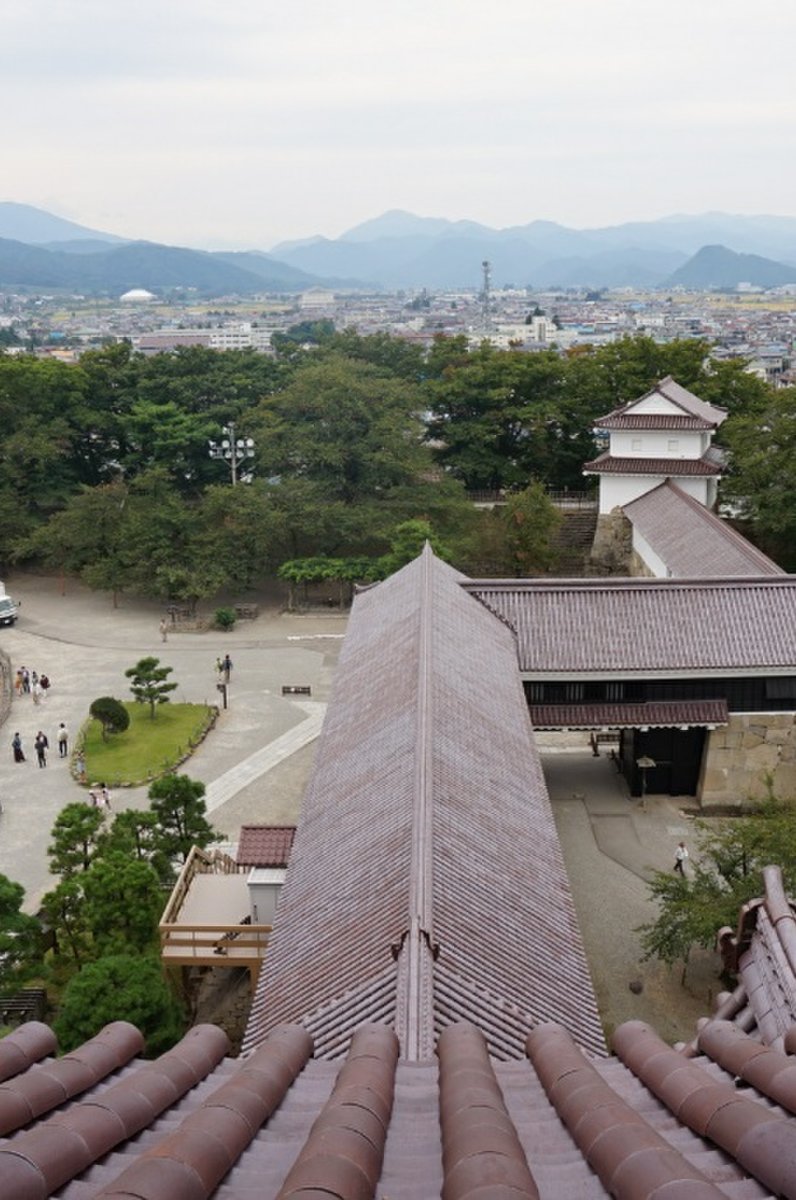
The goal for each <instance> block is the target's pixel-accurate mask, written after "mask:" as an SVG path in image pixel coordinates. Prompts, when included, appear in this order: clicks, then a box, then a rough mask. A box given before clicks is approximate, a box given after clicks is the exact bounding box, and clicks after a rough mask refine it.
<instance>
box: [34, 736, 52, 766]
mask: <svg viewBox="0 0 796 1200" xmlns="http://www.w3.org/2000/svg"><path fill="white" fill-rule="evenodd" d="M49 745H50V743H49V741H48V740H47V735H46V733H42V731H41V729H40V730H39V732H38V733H37V734H36V739H35V741H34V743H33V747H34V749H35V751H36V757H37V759H38V760H39V766H40V767H46V766H47V750H48V748H49Z"/></svg>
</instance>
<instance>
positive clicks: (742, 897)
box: [641, 795, 796, 973]
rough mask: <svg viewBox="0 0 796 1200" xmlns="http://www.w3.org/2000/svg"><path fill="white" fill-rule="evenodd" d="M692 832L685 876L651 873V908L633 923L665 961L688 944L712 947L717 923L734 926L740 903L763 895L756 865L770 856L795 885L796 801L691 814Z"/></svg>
mask: <svg viewBox="0 0 796 1200" xmlns="http://www.w3.org/2000/svg"><path fill="white" fill-rule="evenodd" d="M696 831H697V847H696V852H695V853H693V852H692V854H691V858H690V870H689V874H688V876H686V877H683V876H681V875H678V874H674V873H669V872H666V871H658V872H656V873H655V875H654V877H653V879H652V882H651V884H650V892H651V895H652V896H653V898H654V899H655V900H657V901H658V904H659V914H658V917H657V919H656V920H655V921H652V922H650V923H648V924H646V925H642V926H641V935H642V936H641V943H642V946H643V948H644V952H645V955H646V957H647V958H653V957H654V958H660V959H662V960H663V961H664V962H666V963H668V964H670V965H671V964H672V963H674V962H677V961H678V960H682V961H683V963H684V964H687V962H688V956H689V953H690V951H691V948H692V946H695V945H696V946H704V947H707V948H710V947H711V946H714V945H715V942H716V935H717V933H718V931H719V929H721V928H722V927H723V926H727V925H728V926H730V927H731V928H733V929H734V928H735V926H736V924H737V921H738V914H739V911H740V909H741V906H742V905H743V904H746V903H747V901H749V900H752V899H753V898H754V897H756V896H760V895H762V894H763V890H764V889H763V876H762V872H763V868H764V867H766V866H768V865H769V864H771V863H777V864H778V865H780V866H781V867H782V871H783V880H784V883H785V887H786V889H787V890H788V891H789V892H793V890H794V888H796V800H794V799H788V800H782V799H779V798H777V797H775V796H773V795H769V796H768V797H767V798H766V800H765V801H763V802H762V803H760V804H759V805H758V806H756V808H755V809H754V810H753V811H751V812H749V813H747V814H746V815H744V816H739V817H728V818H726V819H723V820H722V819H711V820H707V819H705V820H702V821H698V822H697V823H696ZM684 973H685V971H684Z"/></svg>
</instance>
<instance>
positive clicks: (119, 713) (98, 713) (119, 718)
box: [88, 696, 130, 742]
mask: <svg viewBox="0 0 796 1200" xmlns="http://www.w3.org/2000/svg"><path fill="white" fill-rule="evenodd" d="M88 711H89V712H90V713H91V715H92V717H93V718H94V720H95V721H99V723H100V725H101V726H102V740H103V741H104V742H107V740H108V735H109V734H111V733H124V731H125V729H128V728H129V726H130V714H129V713H128V711H127V709H126V708H125V707H124V705H123V704H122V702H121V700H115V699H114V698H113V696H98V697H97V699H96V700H93V701H92V703H91V707H90V708H89V710H88Z"/></svg>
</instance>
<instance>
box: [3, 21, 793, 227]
mask: <svg viewBox="0 0 796 1200" xmlns="http://www.w3.org/2000/svg"><path fill="white" fill-rule="evenodd" d="M794 49H796V7H795V6H794V5H792V4H790V3H788V2H787V0H756V2H755V3H753V4H750V3H749V2H748V0H744V2H743V3H741V0H665V2H664V3H655V2H654V0H566V2H564V3H555V2H554V0H546V2H545V3H540V2H539V0H491V2H489V0H392V2H391V3H384V0H381V2H380V0H336V2H331V3H330V2H329V0H283V2H282V3H276V2H275V0H135V3H133V2H131V0H0V106H1V109H2V112H3V137H2V142H1V143H0V171H1V172H2V182H1V183H0V200H14V201H18V202H20V203H25V204H34V205H36V206H37V207H40V208H45V209H47V210H49V211H51V212H54V213H57V214H58V215H60V216H63V217H68V218H70V219H71V220H75V221H78V222H80V223H81V224H83V225H89V226H92V227H94V228H98V229H102V230H106V231H108V232H111V233H116V234H120V235H122V236H124V237H136V238H147V239H149V240H152V241H162V242H168V243H170V244H173V245H187V246H201V247H207V248H230V247H239V248H242V249H249V248H252V249H253V248H259V249H269V248H270V247H271V246H272V245H273V244H274V243H276V242H278V241H279V240H281V239H285V238H302V237H309V236H312V235H314V234H323V235H325V236H327V237H337V236H338V235H339V234H340V233H342V232H343V231H344V230H346V229H348V228H350V227H351V226H353V225H355V224H357V223H359V222H360V221H363V220H367V219H368V218H371V217H375V216H378V215H379V214H380V213H382V212H384V211H385V210H387V209H391V208H403V209H408V210H409V211H411V212H414V213H417V214H418V215H420V216H444V217H448V218H450V219H460V218H466V219H470V220H475V221H481V222H483V223H484V224H487V225H492V226H495V227H504V226H507V225H516V224H525V223H527V222H529V221H532V220H535V219H539V218H542V219H546V220H554V221H559V222H561V223H562V224H566V225H572V226H575V227H577V228H584V227H588V226H593V225H608V224H615V223H618V222H621V221H626V220H647V219H652V218H655V217H660V216H666V215H669V214H672V213H700V212H706V211H709V210H721V211H724V212H733V213H772V214H779V215H796V145H795V144H794V143H795V142H796V72H795V71H794V69H793V55H794Z"/></svg>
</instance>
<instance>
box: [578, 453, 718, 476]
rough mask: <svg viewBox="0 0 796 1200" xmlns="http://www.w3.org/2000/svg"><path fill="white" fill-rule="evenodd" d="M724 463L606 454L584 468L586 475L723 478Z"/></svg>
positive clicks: (708, 457)
mask: <svg viewBox="0 0 796 1200" xmlns="http://www.w3.org/2000/svg"><path fill="white" fill-rule="evenodd" d="M721 471H722V466H721V463H720V462H719V461H718V460H717V459H716V458H715V457H714V456H711V455H707V454H706V455H705V456H704V458H641V457H640V456H639V457H638V458H618V457H615V456H614V455H611V454H609V453H608V452H606V453H605V454H601V455H600V456H599V457H598V458H593V459H592V460H591V462H587V463H584V464H583V473H584V475H662V476H663V477H664V478H665V479H669V478H672V479H675V478H677V479H679V478H681V477H682V478H686V477H688V478H693V477H701V476H705V477H713V476H716V475H721Z"/></svg>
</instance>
